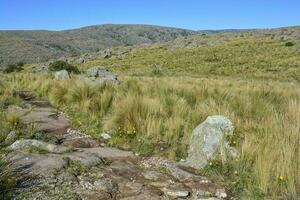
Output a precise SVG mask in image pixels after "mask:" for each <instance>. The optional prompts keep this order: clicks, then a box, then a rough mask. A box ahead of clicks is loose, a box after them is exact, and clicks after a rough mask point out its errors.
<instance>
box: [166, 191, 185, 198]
mask: <svg viewBox="0 0 300 200" xmlns="http://www.w3.org/2000/svg"><path fill="white" fill-rule="evenodd" d="M165 193H166V195H168V196H170V197H175V198H187V197H188V196H189V195H190V192H189V191H171V190H168V191H166V192H165Z"/></svg>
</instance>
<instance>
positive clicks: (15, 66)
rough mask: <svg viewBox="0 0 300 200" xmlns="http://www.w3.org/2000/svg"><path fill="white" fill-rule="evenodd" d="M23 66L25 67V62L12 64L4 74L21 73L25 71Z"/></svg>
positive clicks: (6, 68) (5, 69)
mask: <svg viewBox="0 0 300 200" xmlns="http://www.w3.org/2000/svg"><path fill="white" fill-rule="evenodd" d="M23 66H24V63H23V62H18V63H17V64H10V65H7V66H6V67H5V68H4V70H3V72H4V73H12V72H19V71H22V70H23Z"/></svg>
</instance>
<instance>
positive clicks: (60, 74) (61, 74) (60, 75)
mask: <svg viewBox="0 0 300 200" xmlns="http://www.w3.org/2000/svg"><path fill="white" fill-rule="evenodd" d="M69 78H70V76H69V73H68V71H67V70H65V69H64V70H60V71H57V72H55V79H56V80H67V79H69Z"/></svg>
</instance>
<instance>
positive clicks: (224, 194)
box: [215, 188, 227, 199]
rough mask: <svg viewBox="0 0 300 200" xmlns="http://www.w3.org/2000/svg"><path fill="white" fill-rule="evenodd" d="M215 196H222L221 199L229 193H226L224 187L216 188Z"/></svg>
mask: <svg viewBox="0 0 300 200" xmlns="http://www.w3.org/2000/svg"><path fill="white" fill-rule="evenodd" d="M215 196H216V197H217V198H220V199H224V198H226V197H227V194H226V191H225V189H223V188H222V189H217V190H216V194H215Z"/></svg>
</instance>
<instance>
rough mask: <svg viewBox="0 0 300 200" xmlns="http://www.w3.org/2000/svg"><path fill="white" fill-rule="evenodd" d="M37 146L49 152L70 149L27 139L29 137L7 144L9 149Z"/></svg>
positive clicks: (62, 151) (67, 150)
mask: <svg viewBox="0 0 300 200" xmlns="http://www.w3.org/2000/svg"><path fill="white" fill-rule="evenodd" d="M31 148H38V149H40V150H44V151H47V152H49V153H57V154H61V153H65V152H69V151H71V149H70V148H67V147H64V146H59V145H54V144H49V143H46V142H42V141H38V140H29V139H21V140H17V141H15V142H14V143H13V144H12V145H10V146H9V149H11V150H22V149H31Z"/></svg>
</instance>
